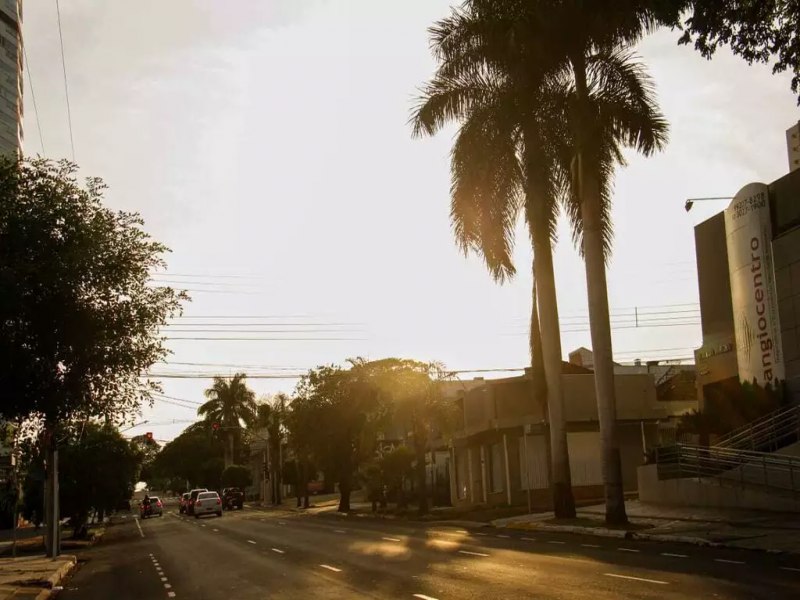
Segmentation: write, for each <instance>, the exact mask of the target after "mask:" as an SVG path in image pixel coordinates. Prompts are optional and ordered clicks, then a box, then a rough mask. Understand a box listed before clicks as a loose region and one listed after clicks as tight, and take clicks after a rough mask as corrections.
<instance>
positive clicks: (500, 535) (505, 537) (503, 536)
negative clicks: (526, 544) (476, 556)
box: [497, 534, 511, 540]
mask: <svg viewBox="0 0 800 600" xmlns="http://www.w3.org/2000/svg"><path fill="white" fill-rule="evenodd" d="M497 537H499V538H503V539H504V540H507V539H508V538H510V537H511V536H510V535H503V534H498V536H497Z"/></svg>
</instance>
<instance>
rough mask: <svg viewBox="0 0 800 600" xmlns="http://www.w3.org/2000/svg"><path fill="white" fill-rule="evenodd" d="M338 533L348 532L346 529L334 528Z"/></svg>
mask: <svg viewBox="0 0 800 600" xmlns="http://www.w3.org/2000/svg"><path fill="white" fill-rule="evenodd" d="M334 531H335V532H336V533H347V532H346V531H345V530H344V529H334Z"/></svg>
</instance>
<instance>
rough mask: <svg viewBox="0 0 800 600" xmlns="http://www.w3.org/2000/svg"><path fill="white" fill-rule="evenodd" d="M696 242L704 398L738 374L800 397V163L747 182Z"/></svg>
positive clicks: (700, 389) (699, 359)
mask: <svg viewBox="0 0 800 600" xmlns="http://www.w3.org/2000/svg"><path fill="white" fill-rule="evenodd" d="M791 139H792V130H791V129H790V130H789V132H787V140H791ZM789 159H790V164H791V160H792V148H791V144H790V147H789ZM695 250H696V254H697V277H698V286H699V291H700V314H701V321H702V332H703V345H702V346H701V347H700V348H698V349H697V350H696V351H695V362H696V364H697V386H698V397H699V398H700V401H701V404H702V403H703V402H704V401H705V400H706V399H707V398H710V397H712V396H713V395H717V394H719V395H722V396H724V395H725V390H726V389H730V386H731V385H736V384H738V382H739V381H740V380H741V381H748V382H753V381H755V382H756V383H757V384H759V385H761V386H765V385H768V384H770V385H772V384H774V383H775V382H776V381H784V382H785V383H786V388H787V390H788V392H789V396H790V398H791V399H792V400H793V401H795V402H800V331H798V328H800V169H794V170H792V171H790V172H789V173H788V174H787V175H785V176H783V177H781V178H780V179H778V180H776V181H773V182H772V183H770V184H761V183H751V184H748V185H746V186H744V187H743V188H742V189H741V190H740V192H739V193H738V194H737V195H736V196H735V197H734V199H733V200H732V201H731V203H730V205H729V206H728V207H727V208H726V209H725V210H724V211H723V212H721V213H719V214H717V215H714V216H713V217H711V218H710V219H708V220H706V221H704V222H703V223H700V224H699V225H697V226H696V227H695Z"/></svg>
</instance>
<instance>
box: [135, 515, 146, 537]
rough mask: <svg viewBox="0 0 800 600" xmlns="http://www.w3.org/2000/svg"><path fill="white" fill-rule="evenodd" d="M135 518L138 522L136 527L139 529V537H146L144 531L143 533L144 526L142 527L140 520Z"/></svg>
mask: <svg viewBox="0 0 800 600" xmlns="http://www.w3.org/2000/svg"><path fill="white" fill-rule="evenodd" d="M133 518H134V520H135V521H136V527H138V528H139V535H141V536H142V537H144V531H142V526H141V524H139V519H138V518H137V517H133Z"/></svg>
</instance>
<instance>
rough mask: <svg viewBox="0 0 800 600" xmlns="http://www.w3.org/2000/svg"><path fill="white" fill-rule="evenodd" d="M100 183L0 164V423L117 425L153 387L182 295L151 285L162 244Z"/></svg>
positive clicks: (40, 162) (44, 167)
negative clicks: (107, 203) (152, 371)
mask: <svg viewBox="0 0 800 600" xmlns="http://www.w3.org/2000/svg"><path fill="white" fill-rule="evenodd" d="M104 191H105V185H104V184H103V182H102V181H101V180H100V179H97V178H89V179H87V180H86V182H85V184H84V185H80V184H79V183H78V181H77V166H76V165H74V164H72V163H69V162H66V161H61V162H57V163H56V162H52V161H49V160H45V159H36V160H22V161H19V162H17V161H8V160H5V161H3V162H2V163H0V289H2V290H3V293H2V295H0V412H1V413H2V416H3V417H4V418H6V419H15V418H27V417H43V418H45V419H46V420H47V421H48V422H50V423H56V422H58V421H60V420H66V419H69V418H72V417H75V416H77V417H80V418H84V419H86V418H91V417H103V418H108V419H112V420H116V421H118V420H120V419H122V418H123V417H125V416H126V415H130V414H132V413H134V412H135V411H136V410H138V408H139V406H140V405H141V402H142V400H143V399H148V398H149V397H150V392H151V391H152V390H154V389H156V384H155V383H154V382H150V381H147V380H143V379H141V378H140V376H141V374H142V373H146V372H147V370H148V369H149V368H150V367H151V366H152V365H153V364H154V363H156V362H158V361H160V360H163V359H164V358H165V357H166V356H167V353H168V350H167V349H166V347H165V346H164V341H163V338H161V337H160V336H159V327H160V326H161V325H163V324H164V323H165V322H166V320H167V319H168V318H170V317H172V316H174V315H176V314H178V313H179V311H180V304H181V300H182V299H183V296H182V294H180V293H177V292H176V291H175V290H173V289H171V288H169V287H161V286H153V285H152V284H151V280H150V274H151V272H152V271H153V270H155V269H159V268H163V267H164V266H165V263H164V261H163V258H162V257H163V255H164V253H165V252H167V248H166V247H165V246H164V245H162V244H160V243H158V242H156V241H154V240H152V239H151V238H150V236H149V235H148V234H147V233H145V232H144V230H143V229H142V225H143V221H142V219H141V218H140V217H139V216H138V215H137V214H135V213H128V212H114V211H111V210H109V209H107V208H104V207H103V205H102V200H103V193H104Z"/></svg>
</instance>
